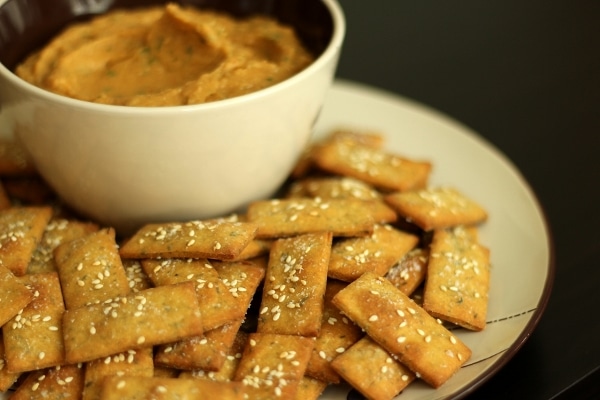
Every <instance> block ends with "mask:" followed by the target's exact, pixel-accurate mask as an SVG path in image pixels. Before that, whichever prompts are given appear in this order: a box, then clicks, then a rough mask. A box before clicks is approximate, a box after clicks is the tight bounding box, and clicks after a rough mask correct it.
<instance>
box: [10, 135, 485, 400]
mask: <svg viewBox="0 0 600 400" xmlns="http://www.w3.org/2000/svg"><path fill="white" fill-rule="evenodd" d="M383 146H384V137H383V135H381V134H379V133H371V132H351V131H342V130H340V131H335V132H332V133H331V135H329V136H328V137H327V138H325V139H323V140H322V141H320V142H318V143H316V144H314V145H312V146H311V147H310V148H308V149H307V150H306V152H305V154H304V155H303V157H302V159H301V160H300V161H299V162H298V164H297V167H296V168H295V170H294V171H293V172H292V174H291V176H290V179H289V181H288V182H287V183H286V185H285V186H284V187H283V188H282V192H281V194H280V196H278V197H277V198H275V199H270V200H262V201H256V202H254V203H252V204H250V205H249V207H248V208H247V210H246V212H245V213H243V214H239V215H238V214H236V215H230V216H224V217H222V218H215V219H210V220H202V221H200V220H196V221H178V222H170V223H162V224H148V225H146V226H144V227H141V228H140V229H139V230H138V231H137V232H136V233H135V234H133V235H131V236H130V237H127V238H121V237H119V236H118V235H117V234H116V232H115V231H114V230H113V229H112V228H110V227H103V226H100V225H98V224H96V223H94V222H90V221H84V220H82V219H80V218H77V216H75V215H74V214H72V213H71V212H70V211H69V210H68V209H67V208H65V207H64V206H62V205H61V204H60V202H59V201H57V200H56V199H55V197H54V195H53V193H52V191H51V190H49V189H48V188H47V187H46V186H45V184H44V182H43V181H42V180H41V179H40V178H39V177H38V176H37V175H36V173H35V169H34V168H32V166H31V164H30V163H29V162H28V161H27V159H26V158H24V157H23V156H22V153H20V152H19V151H18V147H15V146H14V144H11V143H0V178H1V179H2V180H1V182H2V185H1V186H0V326H2V340H0V391H8V392H9V395H10V398H11V399H30V398H37V397H45V398H65V397H68V396H69V397H70V398H73V399H78V398H79V399H84V400H90V399H105V400H106V399H149V398H152V399H154V398H156V399H159V398H182V399H186V398H198V397H199V396H200V397H201V396H203V394H204V396H206V395H207V394H210V396H212V397H214V398H218V399H251V400H254V399H304V400H305V399H317V398H318V397H319V396H320V394H321V393H322V392H323V390H324V389H325V388H326V387H327V386H328V385H335V384H340V383H343V382H346V383H348V384H350V385H351V386H352V387H354V388H355V389H356V390H357V391H359V392H360V393H362V394H363V395H364V396H365V397H366V398H368V399H375V400H380V399H381V400H383V399H392V398H394V397H395V396H396V395H398V394H399V393H400V392H402V390H404V388H406V387H407V386H408V385H409V384H411V382H413V381H415V380H417V379H421V380H423V381H424V382H426V383H427V384H429V385H430V386H432V387H433V388H437V387H440V386H441V385H443V384H444V383H445V382H446V381H447V380H448V379H450V378H451V377H452V376H453V375H454V374H455V373H456V372H457V371H458V369H459V368H461V366H463V365H464V364H465V363H466V362H467V361H468V360H469V358H470V356H471V350H470V349H469V348H468V347H467V346H466V345H465V344H464V343H463V342H461V340H460V339H459V338H458V337H457V336H456V335H455V334H454V333H452V331H453V330H454V329H468V330H472V331H480V330H482V329H484V328H485V325H486V320H485V317H486V311H487V304H488V291H489V278H490V261H489V250H488V249H487V248H486V247H485V246H484V245H482V244H481V243H480V242H479V239H478V232H477V229H478V225H480V224H482V223H483V222H485V221H486V220H487V218H488V215H487V212H486V211H485V209H484V208H483V207H481V206H480V205H478V204H477V203H476V202H475V201H474V200H472V199H469V198H468V197H466V196H465V195H464V194H462V193H460V192H459V191H458V190H457V189H455V188H452V187H430V186H429V185H428V180H429V175H430V172H431V170H432V167H433V166H432V165H431V163H429V162H427V161H418V160H411V159H408V158H406V157H403V156H398V155H395V154H390V153H388V152H386V150H385V149H384V147H383Z"/></svg>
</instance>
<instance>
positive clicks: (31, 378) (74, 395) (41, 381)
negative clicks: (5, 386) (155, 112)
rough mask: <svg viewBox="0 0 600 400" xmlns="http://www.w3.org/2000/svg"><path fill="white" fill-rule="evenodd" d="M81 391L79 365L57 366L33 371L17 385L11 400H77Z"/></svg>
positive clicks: (81, 373) (81, 377)
mask: <svg viewBox="0 0 600 400" xmlns="http://www.w3.org/2000/svg"><path fill="white" fill-rule="evenodd" d="M82 390H83V368H82V366H81V365H59V366H56V367H50V368H45V369H42V370H38V371H33V372H32V373H30V374H29V375H27V378H26V379H25V380H24V381H23V382H21V384H19V386H18V387H17V388H16V390H15V392H14V393H13V394H12V396H11V397H10V398H11V400H31V399H78V398H81V392H82Z"/></svg>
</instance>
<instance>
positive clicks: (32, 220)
mask: <svg viewBox="0 0 600 400" xmlns="http://www.w3.org/2000/svg"><path fill="white" fill-rule="evenodd" d="M51 217H52V208H51V207H11V208H7V209H4V210H0V232H2V234H1V235H0V263H1V264H2V265H4V266H5V267H7V268H8V269H9V270H11V271H12V272H13V273H14V274H15V275H17V276H21V275H23V274H25V272H26V271H27V265H28V264H29V261H30V260H31V256H32V254H33V252H34V250H35V248H36V247H37V245H38V243H39V241H40V239H41V238H42V235H43V234H44V228H45V227H46V225H47V224H48V221H50V218H51Z"/></svg>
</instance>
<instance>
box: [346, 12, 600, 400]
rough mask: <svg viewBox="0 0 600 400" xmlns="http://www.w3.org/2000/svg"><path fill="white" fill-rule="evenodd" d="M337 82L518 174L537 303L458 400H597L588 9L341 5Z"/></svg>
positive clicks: (599, 216)
mask: <svg viewBox="0 0 600 400" xmlns="http://www.w3.org/2000/svg"><path fill="white" fill-rule="evenodd" d="M340 3H341V5H342V8H343V9H344V12H345V15H346V19H347V35H346V41H345V45H344V48H343V52H342V56H341V59H340V64H339V68H338V73H337V76H338V77H339V78H343V79H347V80H352V81H356V82H361V83H365V84H367V85H370V86H374V87H377V88H381V89H385V90H388V91H390V92H393V93H397V94H400V95H402V96H405V97H408V98H411V99H413V100H416V101H418V102H421V103H423V104H426V105H427V106H430V107H433V108H435V109H437V110H439V111H441V112H443V113H445V114H447V115H449V116H450V117H452V118H454V119H456V120H458V121H460V122H461V123H463V124H465V125H467V126H468V127H470V128H472V129H473V130H475V131H476V132H478V133H479V134H480V135H481V136H483V137H484V138H486V139H487V140H488V141H489V142H491V143H492V144H493V145H494V146H496V147H497V148H498V149H499V150H500V151H502V152H503V153H504V154H505V155H506V156H508V158H510V159H511V160H512V161H513V163H514V164H515V165H516V166H517V168H519V169H520V171H521V172H522V174H523V175H524V177H525V178H526V179H527V181H528V182H529V184H530V185H531V187H532V188H533V190H534V191H535V193H536V194H537V196H538V199H539V201H540V203H541V205H542V207H543V209H544V211H545V213H546V217H547V219H548V223H549V226H550V229H551V234H552V237H553V243H554V251H555V264H556V272H555V280H554V286H553V291H552V295H551V297H550V301H549V303H548V306H547V308H546V311H545V313H544V314H543V316H542V318H541V320H540V322H539V324H538V326H537V327H536V329H535V331H534V332H533V333H532V335H531V336H530V337H529V339H528V340H527V341H526V342H525V344H524V345H523V347H522V348H521V350H520V351H519V352H518V353H517V354H516V355H515V357H514V358H513V359H511V360H510V361H509V362H508V363H507V364H506V365H505V366H504V367H503V368H502V369H501V370H500V371H499V372H498V373H496V374H495V375H494V376H492V377H491V378H489V379H488V380H487V381H485V382H484V383H483V384H481V385H480V386H479V387H477V388H476V390H474V392H473V393H471V394H469V395H468V396H467V397H468V398H469V399H507V398H510V399H513V398H515V399H521V398H523V399H530V400H534V399H563V398H564V399H571V398H575V399H580V398H581V399H584V398H589V399H592V398H600V340H598V338H600V320H599V319H598V318H597V316H598V314H599V313H598V307H599V306H600V290H599V289H598V288H597V284H598V283H600V261H599V260H600V212H599V211H598V209H597V207H598V204H600V189H598V183H600V163H599V162H598V155H599V154H598V151H599V150H600V109H599V106H600V2H598V1H594V0H587V1H583V0H568V1H555V0H544V1H541V0H528V1H522V0H503V1H493V0H492V1H481V0H460V1H458V0H444V1H432V0H419V1H401V0H393V1H392V0H389V1H373V2H365V1H364V0H340Z"/></svg>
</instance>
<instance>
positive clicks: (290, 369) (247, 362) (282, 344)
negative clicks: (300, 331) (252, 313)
mask: <svg viewBox="0 0 600 400" xmlns="http://www.w3.org/2000/svg"><path fill="white" fill-rule="evenodd" d="M313 345H314V340H313V339H310V338H306V337H302V336H294V335H277V334H271V333H251V334H250V335H249V336H248V341H247V342H246V346H245V347H244V351H243V353H242V357H241V359H240V362H239V365H238V368H237V370H236V372H235V377H234V380H235V381H241V382H242V383H243V384H244V385H246V388H247V391H248V395H249V397H248V398H250V399H252V400H263V399H264V400H271V399H275V398H276V399H281V400H289V399H295V398H296V392H297V389H298V384H299V383H300V381H301V379H302V377H303V376H304V372H305V370H306V366H307V364H308V360H309V358H310V354H311V352H312V348H313Z"/></svg>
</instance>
